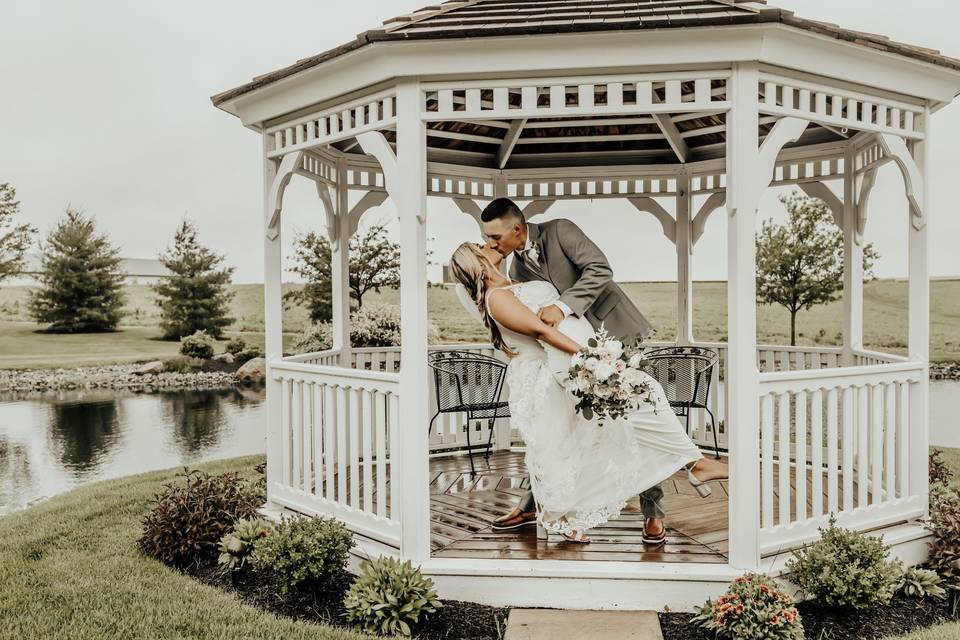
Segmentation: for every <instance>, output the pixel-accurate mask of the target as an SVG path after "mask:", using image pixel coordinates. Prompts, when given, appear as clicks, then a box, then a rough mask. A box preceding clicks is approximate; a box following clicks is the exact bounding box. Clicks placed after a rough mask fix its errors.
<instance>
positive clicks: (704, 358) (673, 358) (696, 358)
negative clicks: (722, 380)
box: [643, 347, 720, 408]
mask: <svg viewBox="0 0 960 640" xmlns="http://www.w3.org/2000/svg"><path fill="white" fill-rule="evenodd" d="M643 357H644V359H645V360H647V361H648V365H647V366H646V367H645V369H646V371H647V373H649V374H650V375H652V376H653V377H654V378H656V379H657V382H659V383H660V385H661V386H662V387H663V390H664V392H665V393H666V395H667V399H669V400H670V403H671V404H673V405H674V406H675V407H676V408H682V407H706V406H707V402H708V401H709V399H710V379H711V377H712V374H713V368H714V367H715V366H716V365H717V362H719V360H720V356H719V354H718V353H717V352H716V351H714V350H712V349H704V348H702V347H662V348H659V349H651V350H649V351H646V352H644V354H643Z"/></svg>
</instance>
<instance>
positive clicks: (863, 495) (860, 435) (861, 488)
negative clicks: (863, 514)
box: [857, 386, 870, 508]
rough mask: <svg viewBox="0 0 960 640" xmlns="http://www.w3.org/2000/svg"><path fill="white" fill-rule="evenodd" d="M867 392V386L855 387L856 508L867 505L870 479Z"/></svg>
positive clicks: (868, 403)
mask: <svg viewBox="0 0 960 640" xmlns="http://www.w3.org/2000/svg"><path fill="white" fill-rule="evenodd" d="M869 393H870V389H869V387H865V386H864V387H857V508H863V507H865V506H867V492H868V491H867V490H868V488H869V479H870V476H869V471H870V449H869V445H870V443H869V439H868V435H869V433H870V402H869Z"/></svg>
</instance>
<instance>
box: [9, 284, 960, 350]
mask: <svg viewBox="0 0 960 640" xmlns="http://www.w3.org/2000/svg"><path fill="white" fill-rule="evenodd" d="M297 286H298V285H285V287H284V289H285V290H286V291H289V290H291V289H293V288H295V287H297ZM623 286H624V288H625V289H626V291H627V293H628V294H629V295H630V297H631V298H632V299H633V300H634V302H636V303H637V306H639V307H640V309H641V310H642V311H643V312H644V314H646V315H647V317H649V318H650V320H651V322H652V323H653V325H654V327H655V331H656V333H655V338H657V339H662V340H669V339H672V338H673V337H674V334H675V324H676V320H675V317H676V308H677V301H676V285H675V284H674V283H671V282H649V283H639V282H634V283H626V284H624V285H623ZM232 288H233V290H234V292H235V296H234V299H233V301H232V303H231V315H232V317H234V318H235V321H234V324H233V326H232V327H231V331H232V332H242V333H243V335H244V337H246V338H247V339H248V341H250V342H253V343H257V344H261V345H262V344H263V335H262V332H263V302H262V301H263V287H262V286H261V285H253V284H250V285H234V286H233V287H232ZM126 289H127V298H128V300H127V306H126V317H125V319H124V322H123V325H124V329H123V331H122V332H121V333H114V334H100V335H96V334H86V335H81V336H51V335H48V334H38V333H34V331H35V330H36V329H37V328H38V327H37V326H36V325H33V324H31V323H29V318H28V317H27V314H26V297H27V288H25V287H5V288H0V354H3V355H2V356H0V368H17V367H38V368H39V367H50V366H69V365H73V366H76V365H80V364H100V363H107V362H129V361H134V360H142V359H147V358H156V357H162V356H164V355H169V354H171V353H174V352H175V351H176V344H175V343H164V342H159V341H157V340H155V339H154V337H155V336H157V335H158V334H159V330H158V329H157V323H158V321H159V314H158V311H157V307H156V304H155V302H154V297H153V293H152V291H151V290H150V288H149V287H148V286H146V285H131V286H128V287H127V288H126ZM399 300H400V295H399V292H398V291H396V290H386V291H383V292H381V293H379V294H376V293H372V294H369V295H368V296H367V297H365V299H364V302H386V303H394V304H396V303H399ZM427 301H428V305H429V313H430V317H431V318H432V319H433V320H434V322H436V323H437V324H438V325H439V327H440V332H441V335H442V337H443V340H444V341H447V342H475V341H483V340H486V333H485V331H484V329H483V327H482V326H480V325H479V324H478V323H477V322H475V321H474V320H473V319H472V318H471V317H470V316H469V315H468V314H467V312H466V311H465V310H464V309H463V307H462V306H461V305H460V302H459V301H458V300H457V298H456V296H455V295H454V294H453V291H452V290H451V289H450V288H449V287H439V286H436V287H430V289H429V291H428V292H427ZM931 301H932V308H931V320H930V334H931V358H932V359H933V360H935V361H937V360H960V280H935V281H933V282H932V283H931ZM842 309H843V306H842V303H840V302H835V303H832V304H829V305H824V306H819V307H815V308H814V309H812V310H810V311H807V312H801V313H800V316H799V319H798V331H799V338H798V340H799V342H800V344H808V345H809V344H826V345H833V344H839V341H840V332H841V330H842V328H843V319H842ZM906 309H907V283H906V282H904V281H900V280H877V281H874V282H870V283H867V284H866V285H865V288H864V316H865V317H866V319H867V320H866V323H865V327H864V332H865V342H866V345H867V347H868V348H873V349H879V350H884V351H889V352H893V353H904V352H905V350H906V336H907V311H906ZM726 322H727V306H726V284H725V283H722V282H698V283H695V284H694V333H695V336H696V337H697V339H699V340H704V341H724V340H726V337H727V330H726ZM307 326H309V316H308V314H307V312H306V310H305V309H303V308H302V307H299V306H297V305H292V306H290V308H288V309H286V311H285V312H284V330H285V331H286V332H287V333H288V335H286V337H285V344H289V343H290V342H291V340H292V339H293V335H294V334H295V333H296V332H298V331H301V330H302V329H304V328H305V327H307ZM788 331H789V317H788V315H787V312H786V311H785V310H783V309H782V308H781V307H769V306H760V307H759V308H758V314H757V334H758V339H759V340H760V342H762V343H774V344H787V343H788V342H789V339H788Z"/></svg>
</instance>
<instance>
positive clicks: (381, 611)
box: [343, 556, 441, 636]
mask: <svg viewBox="0 0 960 640" xmlns="http://www.w3.org/2000/svg"><path fill="white" fill-rule="evenodd" d="M343 604H344V607H345V608H346V610H347V613H346V615H347V619H348V620H349V621H350V622H354V623H356V624H359V625H360V626H361V627H363V629H364V630H366V631H368V632H371V633H381V634H384V635H398V634H401V635H405V636H409V635H410V625H411V624H412V623H417V622H420V620H421V618H422V617H425V616H427V615H429V614H431V613H435V612H436V610H437V609H439V608H440V606H441V604H440V600H439V599H438V598H437V592H436V591H435V590H434V588H433V581H432V580H430V579H429V578H424V577H423V574H421V573H420V569H419V568H416V567H414V566H413V565H412V564H411V563H410V561H409V560H407V561H406V562H403V563H401V562H400V561H399V560H396V559H395V558H391V557H388V556H381V557H380V559H379V560H373V561H364V562H362V563H361V564H360V575H359V576H358V577H357V579H356V581H355V582H354V583H353V585H352V586H351V587H350V590H349V591H348V592H347V595H346V598H344V601H343Z"/></svg>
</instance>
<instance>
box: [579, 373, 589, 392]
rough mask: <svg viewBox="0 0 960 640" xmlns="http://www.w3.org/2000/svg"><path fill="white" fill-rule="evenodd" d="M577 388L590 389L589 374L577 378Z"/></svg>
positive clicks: (581, 389) (584, 390)
mask: <svg viewBox="0 0 960 640" xmlns="http://www.w3.org/2000/svg"><path fill="white" fill-rule="evenodd" d="M576 385H577V388H578V389H579V390H580V391H583V392H586V391H590V379H589V378H587V376H584V375H581V376H579V377H578V378H577V381H576Z"/></svg>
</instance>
